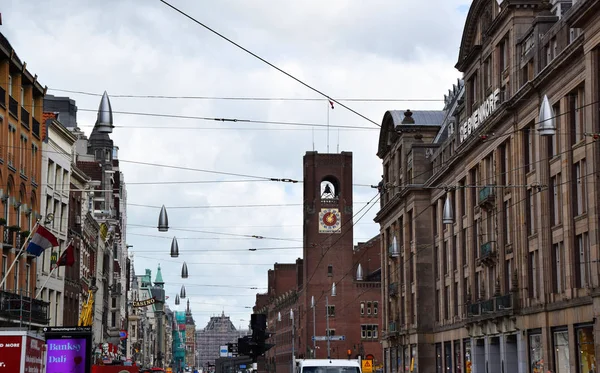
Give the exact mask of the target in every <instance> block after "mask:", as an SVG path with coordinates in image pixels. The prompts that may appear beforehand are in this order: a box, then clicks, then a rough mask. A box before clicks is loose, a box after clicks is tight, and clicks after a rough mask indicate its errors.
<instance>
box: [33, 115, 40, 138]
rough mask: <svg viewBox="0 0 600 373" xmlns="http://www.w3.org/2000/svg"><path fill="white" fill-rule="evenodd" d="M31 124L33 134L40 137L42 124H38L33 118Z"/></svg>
mask: <svg viewBox="0 0 600 373" xmlns="http://www.w3.org/2000/svg"><path fill="white" fill-rule="evenodd" d="M31 123H32V125H31V132H33V134H34V135H36V136H37V137H40V122H38V121H37V119H35V118H33V117H32V118H31Z"/></svg>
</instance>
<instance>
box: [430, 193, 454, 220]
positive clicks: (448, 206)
mask: <svg viewBox="0 0 600 373" xmlns="http://www.w3.org/2000/svg"><path fill="white" fill-rule="evenodd" d="M442 223H443V224H452V223H454V210H453V208H452V201H450V194H447V195H446V202H444V211H443V213H442ZM433 224H437V222H434V223H433Z"/></svg>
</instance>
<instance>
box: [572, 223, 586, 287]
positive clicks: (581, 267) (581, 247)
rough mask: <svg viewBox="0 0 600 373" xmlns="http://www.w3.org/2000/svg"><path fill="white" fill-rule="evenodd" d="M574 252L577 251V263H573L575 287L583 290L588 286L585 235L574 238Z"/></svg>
mask: <svg viewBox="0 0 600 373" xmlns="http://www.w3.org/2000/svg"><path fill="white" fill-rule="evenodd" d="M575 250H577V252H576V255H577V262H576V263H575V275H576V286H577V287H578V288H584V287H586V286H587V285H588V281H587V271H586V267H587V264H588V263H587V257H588V252H587V251H588V248H587V234H586V233H584V234H579V235H577V237H575Z"/></svg>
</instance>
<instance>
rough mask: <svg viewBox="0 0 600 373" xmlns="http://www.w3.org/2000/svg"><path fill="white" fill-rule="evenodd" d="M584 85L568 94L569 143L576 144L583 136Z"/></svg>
mask: <svg viewBox="0 0 600 373" xmlns="http://www.w3.org/2000/svg"><path fill="white" fill-rule="evenodd" d="M584 94H585V92H584V87H580V88H577V89H576V90H575V91H573V92H572V93H570V94H569V121H570V128H571V145H575V144H577V143H578V142H579V141H580V140H582V139H583V136H584V132H585V131H584V128H585V124H584V118H583V113H584V112H585V110H584V109H585V108H584V106H585V100H584Z"/></svg>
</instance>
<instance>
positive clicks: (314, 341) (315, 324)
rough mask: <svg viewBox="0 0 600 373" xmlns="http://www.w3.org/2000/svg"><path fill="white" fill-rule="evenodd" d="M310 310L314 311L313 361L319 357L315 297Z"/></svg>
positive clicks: (312, 298)
mask: <svg viewBox="0 0 600 373" xmlns="http://www.w3.org/2000/svg"><path fill="white" fill-rule="evenodd" d="M310 308H312V311H313V359H316V357H317V338H316V336H317V317H316V313H315V312H316V311H315V310H316V307H315V296H314V295H313V296H311V297H310Z"/></svg>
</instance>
